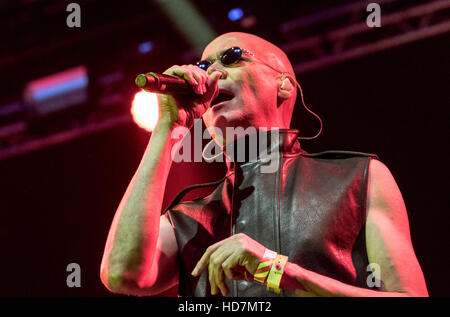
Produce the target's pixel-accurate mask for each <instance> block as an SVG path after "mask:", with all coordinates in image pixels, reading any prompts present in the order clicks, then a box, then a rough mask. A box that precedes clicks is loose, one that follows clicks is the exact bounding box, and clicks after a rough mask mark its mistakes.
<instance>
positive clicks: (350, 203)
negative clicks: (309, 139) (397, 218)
mask: <svg viewBox="0 0 450 317" xmlns="http://www.w3.org/2000/svg"><path fill="white" fill-rule="evenodd" d="M297 134H298V131H297V130H280V132H279V139H278V140H274V141H272V142H271V147H272V149H275V150H276V149H279V150H280V153H281V157H280V160H279V167H278V169H277V170H276V172H273V173H261V170H260V168H261V166H263V165H264V164H268V163H267V162H265V161H264V160H261V159H259V160H257V161H255V162H247V163H242V164H240V163H234V164H233V163H232V164H231V167H230V168H229V171H228V173H227V175H226V176H225V178H224V179H223V180H221V181H219V182H217V183H212V184H206V185H200V186H216V188H215V190H214V191H213V192H212V193H211V194H210V195H208V196H207V197H202V198H200V199H196V200H194V201H189V202H182V203H179V202H178V201H179V200H180V198H181V197H182V196H183V194H184V193H185V192H186V191H188V190H189V189H191V188H195V187H197V186H198V185H197V186H192V187H190V188H188V189H187V190H185V191H184V192H182V193H180V195H179V196H178V197H177V198H176V199H175V201H174V202H173V203H172V204H171V205H170V207H169V208H168V209H167V210H166V215H168V216H169V217H168V218H169V220H170V221H171V223H172V225H173V226H174V231H175V236H176V239H177V243H178V248H179V272H180V278H179V294H180V295H181V296H211V292H210V288H209V282H208V273H207V270H205V272H203V274H202V275H201V276H200V277H197V278H195V277H193V276H192V275H191V274H190V273H191V272H192V270H193V269H194V266H195V265H196V263H197V262H198V260H199V259H200V258H201V256H202V255H203V253H204V252H205V250H206V248H207V247H208V246H210V245H212V244H214V243H216V242H218V241H220V240H223V239H225V238H227V237H229V236H230V235H232V234H236V233H240V232H243V233H245V234H247V235H248V236H249V237H251V238H253V239H254V240H256V241H258V242H259V243H261V244H262V245H264V246H265V247H266V248H268V249H271V250H274V251H276V252H278V253H280V254H283V255H286V256H288V257H289V261H290V262H293V263H296V264H298V265H300V266H301V267H303V268H305V269H308V270H311V271H314V272H316V273H319V274H322V275H326V276H329V277H331V278H333V279H337V280H339V281H341V282H344V283H347V284H350V285H354V286H358V287H367V286H366V279H367V276H368V274H369V273H368V272H367V265H368V259H367V253H366V248H365V234H364V225H365V219H366V214H365V208H366V189H367V174H368V166H369V162H370V160H371V158H376V156H375V155H373V154H365V153H359V152H347V151H326V152H321V153H316V154H309V153H306V152H305V151H304V150H303V149H301V148H300V144H299V142H298V141H297ZM226 282H227V285H228V288H229V290H230V292H229V296H259V297H265V296H294V294H292V293H290V292H287V291H282V292H281V294H280V295H276V294H273V293H270V292H268V291H266V289H265V287H264V286H262V285H259V284H257V283H249V282H246V281H229V280H228V279H227V280H226Z"/></svg>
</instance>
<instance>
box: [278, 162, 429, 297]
mask: <svg viewBox="0 0 450 317" xmlns="http://www.w3.org/2000/svg"><path fill="white" fill-rule="evenodd" d="M366 246H367V255H368V259H369V262H370V263H376V264H378V265H379V268H380V273H381V281H382V282H383V284H384V287H385V289H386V292H381V291H375V290H370V289H363V288H358V287H354V286H350V285H347V284H344V283H342V282H339V281H336V280H334V279H332V278H330V277H327V276H323V275H320V274H317V273H314V272H311V271H308V270H305V269H303V268H301V267H299V266H298V265H296V264H292V263H288V264H287V265H286V267H285V275H284V276H283V280H282V285H281V286H282V287H284V288H285V289H288V290H290V291H292V292H295V293H296V294H297V295H299V296H428V292H427V288H426V284H425V279H424V276H423V273H422V270H421V268H420V265H419V263H418V261H417V258H416V256H415V254H414V250H413V247H412V243H411V238H410V232H409V223H408V217H407V213H406V207H405V204H404V202H403V198H402V195H401V193H400V190H399V189H398V186H397V184H396V183H395V180H394V178H393V177H392V175H391V173H390V172H389V170H388V168H387V167H386V166H385V165H384V164H383V163H381V162H380V161H378V160H372V161H371V164H370V168H369V184H368V201H367V222H366Z"/></svg>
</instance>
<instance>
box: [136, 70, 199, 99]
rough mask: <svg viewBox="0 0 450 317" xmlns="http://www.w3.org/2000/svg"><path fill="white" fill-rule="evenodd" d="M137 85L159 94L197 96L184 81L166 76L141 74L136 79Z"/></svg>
mask: <svg viewBox="0 0 450 317" xmlns="http://www.w3.org/2000/svg"><path fill="white" fill-rule="evenodd" d="M136 85H137V86H138V87H139V88H142V89H144V90H147V91H150V92H154V93H158V94H168V95H191V96H196V94H195V93H194V90H192V87H191V86H190V85H189V84H188V83H187V82H186V81H185V80H184V79H182V78H179V77H174V76H169V75H164V74H156V73H147V74H140V75H138V76H137V77H136Z"/></svg>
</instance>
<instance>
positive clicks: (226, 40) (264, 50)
mask: <svg viewBox="0 0 450 317" xmlns="http://www.w3.org/2000/svg"><path fill="white" fill-rule="evenodd" d="M233 46H239V47H241V48H245V49H248V50H249V51H251V52H252V53H254V54H255V55H256V56H257V57H258V59H260V60H262V61H264V62H266V63H267V64H269V65H271V66H272V67H273V68H275V69H277V70H279V71H280V72H281V73H287V74H290V75H294V70H293V68H292V65H291V62H290V61H289V59H288V57H287V56H286V54H285V53H284V52H283V51H282V50H281V49H280V48H279V47H277V46H275V45H274V44H272V43H270V42H269V41H266V40H265V39H263V38H260V37H259V36H256V35H253V34H249V33H243V32H230V33H225V34H222V35H220V36H218V37H217V38H215V39H214V40H213V41H212V42H211V43H209V44H208V46H206V48H205V50H204V52H203V56H202V59H206V58H207V57H208V56H209V54H211V52H213V53H215V52H220V51H221V50H222V51H223V49H224V48H230V47H233Z"/></svg>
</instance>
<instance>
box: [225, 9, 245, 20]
mask: <svg viewBox="0 0 450 317" xmlns="http://www.w3.org/2000/svg"><path fill="white" fill-rule="evenodd" d="M243 16H244V11H242V9H241V8H234V9H231V10H230V11H229V12H228V19H230V20H231V21H237V20H239V19H241V18H242V17H243Z"/></svg>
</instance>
